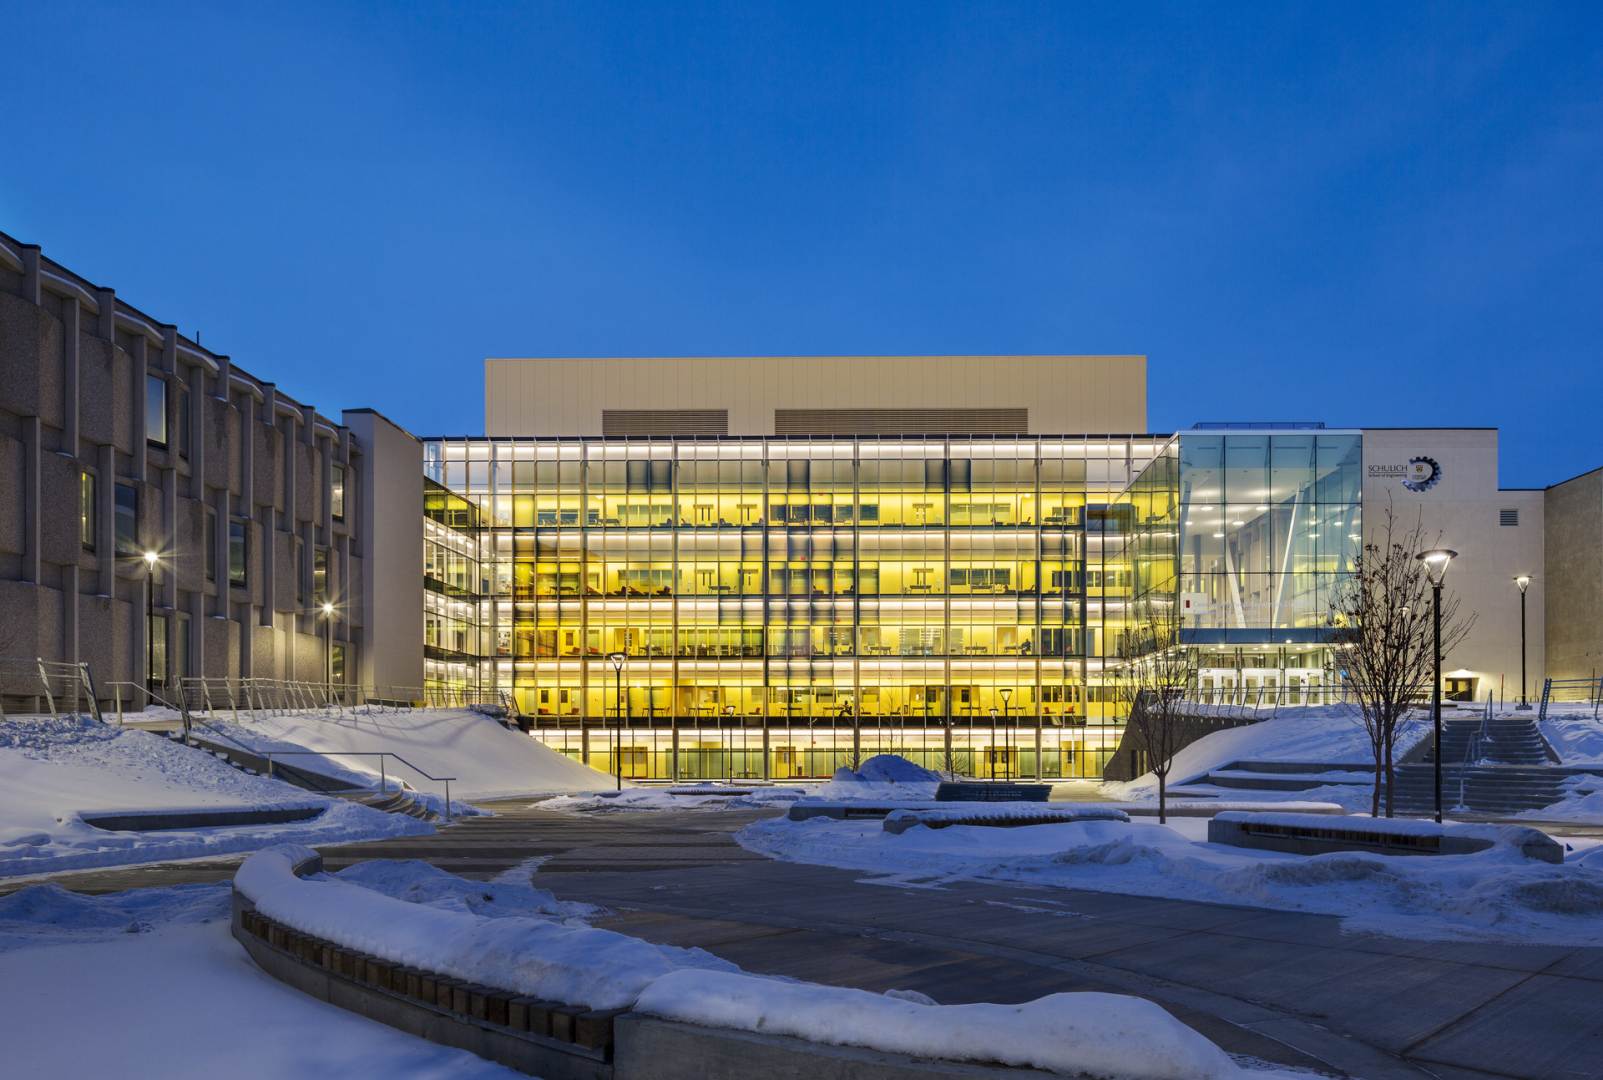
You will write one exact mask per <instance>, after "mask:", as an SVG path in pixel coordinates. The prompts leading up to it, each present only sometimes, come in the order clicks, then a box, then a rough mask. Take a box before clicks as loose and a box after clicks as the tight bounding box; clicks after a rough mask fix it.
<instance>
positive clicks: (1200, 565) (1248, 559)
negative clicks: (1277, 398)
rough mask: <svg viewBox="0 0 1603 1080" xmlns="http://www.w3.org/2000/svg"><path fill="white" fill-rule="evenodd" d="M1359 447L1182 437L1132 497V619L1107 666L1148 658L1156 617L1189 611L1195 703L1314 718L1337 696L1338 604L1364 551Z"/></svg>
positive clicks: (1128, 540) (1288, 437)
mask: <svg viewBox="0 0 1603 1080" xmlns="http://www.w3.org/2000/svg"><path fill="white" fill-rule="evenodd" d="M1362 457H1363V451H1362V437H1361V435H1360V434H1358V433H1357V432H1341V431H1327V430H1323V429H1307V430H1290V431H1287V430H1276V431H1255V430H1241V431H1208V430H1198V431H1189V432H1184V433H1182V434H1180V435H1178V436H1176V437H1175V438H1174V439H1173V440H1172V441H1170V442H1169V443H1168V444H1167V445H1165V446H1164V447H1163V448H1162V449H1161V450H1160V451H1159V452H1158V453H1157V455H1156V456H1155V457H1154V458H1153V460H1152V462H1151V464H1150V465H1148V466H1147V467H1146V468H1145V469H1144V470H1143V471H1142V473H1141V474H1140V475H1139V476H1138V477H1137V478H1136V480H1135V481H1134V482H1133V483H1132V484H1131V486H1130V490H1129V492H1128V493H1127V494H1126V497H1125V499H1124V500H1123V502H1124V503H1125V504H1126V505H1127V507H1128V509H1127V511H1126V512H1127V514H1128V515H1129V521H1128V525H1127V529H1128V534H1127V536H1126V537H1125V539H1124V540H1123V544H1124V547H1125V550H1126V552H1127V557H1126V559H1125V560H1124V561H1125V562H1127V563H1128V564H1129V567H1130V572H1131V573H1132V575H1133V583H1132V588H1133V592H1132V597H1131V600H1132V603H1131V608H1130V612H1131V615H1130V618H1128V619H1126V620H1124V622H1123V623H1122V624H1121V623H1120V621H1119V620H1117V619H1111V620H1110V621H1109V622H1108V623H1107V624H1106V626H1105V627H1104V632H1105V633H1106V634H1108V635H1109V637H1108V640H1106V641H1105V642H1104V650H1103V655H1104V656H1106V657H1118V656H1123V655H1129V654H1130V653H1132V652H1139V651H1140V644H1141V643H1140V641H1139V633H1140V628H1139V626H1137V625H1134V624H1135V623H1136V622H1137V621H1138V620H1137V612H1139V611H1140V610H1144V609H1145V605H1148V604H1153V605H1156V606H1160V607H1161V606H1162V605H1169V604H1173V605H1178V609H1179V612H1180V635H1181V640H1182V641H1184V642H1186V643H1187V644H1188V645H1190V646H1191V647H1192V648H1193V649H1194V650H1195V652H1196V659H1197V665H1198V669H1197V682H1198V687H1197V693H1198V694H1199V696H1201V697H1203V698H1205V699H1209V700H1216V701H1220V702H1235V703H1241V704H1255V703H1258V702H1261V701H1262V702H1267V701H1278V702H1280V703H1282V704H1311V703H1314V702H1316V701H1319V700H1323V698H1324V697H1325V696H1326V695H1328V694H1329V693H1331V692H1333V691H1334V689H1335V687H1334V684H1335V682H1336V677H1335V675H1334V671H1335V667H1334V664H1333V662H1332V656H1331V651H1330V648H1329V645H1328V642H1329V640H1330V637H1331V627H1330V603H1331V600H1332V598H1333V597H1334V595H1335V592H1336V590H1337V589H1338V588H1339V587H1340V585H1341V583H1342V582H1343V581H1344V580H1345V579H1346V577H1347V576H1348V575H1350V574H1351V573H1352V570H1353V564H1354V560H1355V559H1356V558H1357V555H1358V552H1359V549H1360V546H1361V543H1362V532H1363V529H1362V519H1361V499H1362Z"/></svg>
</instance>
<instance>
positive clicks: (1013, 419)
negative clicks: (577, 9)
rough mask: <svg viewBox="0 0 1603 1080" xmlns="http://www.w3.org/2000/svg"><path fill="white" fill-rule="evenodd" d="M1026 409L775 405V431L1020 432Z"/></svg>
mask: <svg viewBox="0 0 1603 1080" xmlns="http://www.w3.org/2000/svg"><path fill="white" fill-rule="evenodd" d="M1029 429H1030V410H1028V409H775V410H774V433H775V434H776V435H1023V434H1025V433H1026V432H1028V431H1029Z"/></svg>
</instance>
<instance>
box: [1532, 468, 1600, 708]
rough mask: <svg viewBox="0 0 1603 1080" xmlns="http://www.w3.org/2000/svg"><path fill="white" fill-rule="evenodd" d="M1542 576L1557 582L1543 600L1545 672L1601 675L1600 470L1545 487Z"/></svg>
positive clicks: (1575, 676) (1570, 675) (1556, 675)
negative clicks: (1544, 575) (1544, 541)
mask: <svg viewBox="0 0 1603 1080" xmlns="http://www.w3.org/2000/svg"><path fill="white" fill-rule="evenodd" d="M1545 519H1546V567H1545V571H1546V577H1547V578H1548V580H1550V581H1554V582H1561V583H1562V587H1561V588H1555V589H1553V590H1551V595H1550V596H1549V597H1548V602H1547V619H1546V622H1547V627H1546V634H1547V673H1548V675H1550V676H1552V677H1553V678H1555V679H1595V678H1597V677H1598V676H1599V675H1600V674H1603V469H1593V470H1592V471H1591V472H1588V473H1582V474H1581V475H1580V476H1577V477H1575V478H1573V479H1570V480H1566V481H1564V482H1563V483H1561V484H1554V485H1553V486H1552V487H1550V488H1548V489H1547V499H1546V506H1545Z"/></svg>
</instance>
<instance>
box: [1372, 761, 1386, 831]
mask: <svg viewBox="0 0 1603 1080" xmlns="http://www.w3.org/2000/svg"><path fill="white" fill-rule="evenodd" d="M1382 776H1384V769H1383V767H1382V765H1381V761H1380V754H1379V753H1378V752H1377V753H1376V754H1375V788H1374V790H1373V791H1371V792H1370V794H1369V816H1370V817H1380V785H1381V777H1382Z"/></svg>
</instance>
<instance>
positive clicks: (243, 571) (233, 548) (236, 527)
mask: <svg viewBox="0 0 1603 1080" xmlns="http://www.w3.org/2000/svg"><path fill="white" fill-rule="evenodd" d="M248 527H249V525H248V523H247V522H245V521H243V520H242V519H240V518H230V519H229V520H228V583H229V584H230V585H234V586H237V587H239V588H241V589H243V588H244V587H245V586H246V585H247V584H249V582H250V579H249V577H248V576H247V570H248V567H249V562H248V559H249V556H250V546H249V533H248V532H247V531H246V530H247V528H248Z"/></svg>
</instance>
